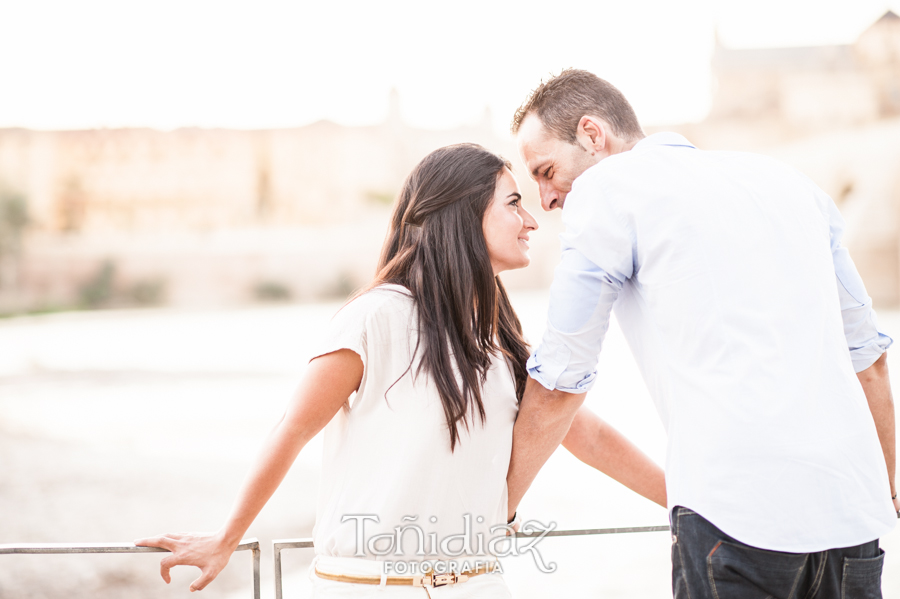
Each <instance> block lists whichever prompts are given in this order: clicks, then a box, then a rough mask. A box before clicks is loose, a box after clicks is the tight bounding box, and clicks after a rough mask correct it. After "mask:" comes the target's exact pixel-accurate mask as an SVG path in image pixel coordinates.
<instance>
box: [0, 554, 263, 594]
mask: <svg viewBox="0 0 900 599" xmlns="http://www.w3.org/2000/svg"><path fill="white" fill-rule="evenodd" d="M235 551H252V552H253V599H260V594H259V541H258V540H256V539H244V540H243V541H241V543H240V545H238V546H237V548H236V549H235ZM12 553H19V554H23V553H31V554H35V553H37V554H43V555H47V554H60V553H168V549H160V548H158V547H137V546H135V544H134V543H71V544H69V543H23V544H21V545H0V555H3V554H12Z"/></svg>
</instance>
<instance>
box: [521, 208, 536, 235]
mask: <svg viewBox="0 0 900 599" xmlns="http://www.w3.org/2000/svg"><path fill="white" fill-rule="evenodd" d="M524 212H525V214H524V217H525V218H523V219H522V224H523V225H524V227H525V228H526V229H528V230H529V231H536V230H537V228H538V222H537V221H536V220H535V219H534V217H533V216H531V213H530V212H528V211H527V210H525V211H524Z"/></svg>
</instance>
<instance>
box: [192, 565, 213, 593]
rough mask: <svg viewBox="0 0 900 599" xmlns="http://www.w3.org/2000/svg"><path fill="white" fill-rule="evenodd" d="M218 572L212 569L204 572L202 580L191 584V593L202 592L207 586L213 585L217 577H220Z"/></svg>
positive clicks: (199, 579) (201, 576) (201, 575)
mask: <svg viewBox="0 0 900 599" xmlns="http://www.w3.org/2000/svg"><path fill="white" fill-rule="evenodd" d="M218 575H219V573H218V572H214V571H213V570H212V568H209V569H206V570H202V571H201V574H200V578H198V579H197V580H195V581H194V582H192V583H191V592H192V593H193V592H194V591H202V590H203V589H205V588H206V585H208V584H209V583H211V582H212V581H213V580H214V579H215V577H216V576H218Z"/></svg>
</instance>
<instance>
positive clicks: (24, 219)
mask: <svg viewBox="0 0 900 599" xmlns="http://www.w3.org/2000/svg"><path fill="white" fill-rule="evenodd" d="M28 222H29V219H28V202H27V200H26V197H25V195H24V194H22V193H19V192H16V191H13V190H11V189H8V188H6V187H0V289H4V288H8V287H15V285H16V278H17V276H16V275H17V270H18V261H19V257H20V256H21V254H22V238H23V233H24V231H25V228H26V227H27V226H28Z"/></svg>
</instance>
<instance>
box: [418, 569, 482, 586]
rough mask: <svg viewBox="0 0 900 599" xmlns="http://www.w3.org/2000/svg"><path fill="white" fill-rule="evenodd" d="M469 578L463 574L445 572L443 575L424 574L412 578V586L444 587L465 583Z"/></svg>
mask: <svg viewBox="0 0 900 599" xmlns="http://www.w3.org/2000/svg"><path fill="white" fill-rule="evenodd" d="M467 580H469V577H468V576H466V575H465V574H457V573H456V572H447V573H445V574H436V573H434V572H432V573H431V574H426V575H425V576H413V586H416V587H433V588H436V587H445V586H447V585H450V584H456V583H458V582H465V581H467Z"/></svg>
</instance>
